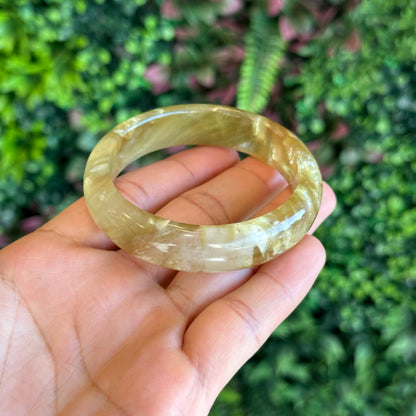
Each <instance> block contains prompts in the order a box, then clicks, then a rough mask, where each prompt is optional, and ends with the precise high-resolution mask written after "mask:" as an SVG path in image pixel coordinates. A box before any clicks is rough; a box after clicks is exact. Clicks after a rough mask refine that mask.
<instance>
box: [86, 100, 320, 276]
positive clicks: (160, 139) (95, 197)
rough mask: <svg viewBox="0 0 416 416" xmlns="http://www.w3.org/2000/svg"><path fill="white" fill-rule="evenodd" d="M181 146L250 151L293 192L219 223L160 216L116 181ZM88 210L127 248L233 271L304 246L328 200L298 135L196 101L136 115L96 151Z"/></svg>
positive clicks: (191, 266) (154, 258)
mask: <svg viewBox="0 0 416 416" xmlns="http://www.w3.org/2000/svg"><path fill="white" fill-rule="evenodd" d="M177 145H216V146H223V147H231V148H234V149H237V150H239V151H241V152H244V153H247V154H250V155H252V156H255V157H257V158H258V159H260V160H262V161H264V162H266V163H268V164H269V165H271V166H272V167H274V168H275V169H277V170H278V171H279V172H280V173H281V174H282V175H283V176H284V178H285V179H286V180H287V182H288V183H289V185H290V186H291V188H292V189H293V194H292V195H291V197H290V198H289V199H288V200H287V201H286V202H285V203H284V204H283V205H281V206H279V207H278V208H276V209H275V210H273V211H271V212H269V213H268V214H266V215H263V216H261V217H258V218H254V219H251V220H248V221H244V222H239V223H234V224H225V225H218V226H209V225H200V226H199V225H191V224H185V223H179V222H175V221H170V220H167V219H163V218H160V217H157V216H155V215H153V214H150V213H148V212H146V211H143V210H141V209H140V208H138V207H136V206H134V205H133V204H132V203H131V202H129V201H128V200H127V199H125V198H124V197H123V196H122V195H121V193H120V192H119V191H118V190H117V188H116V187H115V185H114V183H113V181H114V179H115V178H116V177H117V176H118V174H119V173H120V172H121V171H122V170H123V169H124V168H125V167H126V166H127V165H128V164H130V163H131V162H132V161H134V160H136V159H137V158H139V157H141V156H143V155H145V154H147V153H150V152H152V151H155V150H158V149H162V148H166V147H170V146H177ZM84 192H85V198H86V201H87V205H88V208H89V210H90V212H91V215H92V217H93V218H94V220H95V222H96V223H97V225H98V226H99V227H100V228H101V229H102V230H103V231H104V232H105V233H106V235H107V236H108V237H109V238H110V239H111V240H112V241H113V242H114V243H115V244H116V245H117V246H119V247H120V248H122V249H123V250H125V251H127V252H128V253H130V254H132V255H133V256H137V257H139V258H141V259H144V260H147V261H149V262H151V263H154V264H159V265H162V266H165V267H169V268H171V269H175V270H185V271H208V272H216V271H225V270H237V269H242V268H246V267H250V266H253V265H258V264H262V263H264V262H266V261H268V260H271V259H273V258H274V257H276V256H278V255H279V254H282V253H283V252H285V251H287V250H288V249H290V248H291V247H293V246H294V245H295V244H297V243H298V242H299V241H300V240H301V239H302V237H303V236H304V235H305V234H306V233H307V231H308V230H309V229H310V227H311V225H312V223H313V221H314V219H315V217H316V215H317V213H318V210H319V206H320V203H321V196H322V179H321V174H320V171H319V168H318V166H317V163H316V161H315V159H314V157H313V156H312V154H311V153H310V152H309V150H308V149H307V148H306V146H305V145H304V144H303V143H302V142H301V141H300V140H299V139H298V138H296V137H295V136H294V135H293V134H292V133H291V132H289V131H288V130H286V129H285V128H283V127H282V126H280V125H278V124H277V123H274V122H272V121H270V120H268V119H267V118H265V117H262V116H259V115H256V114H252V113H248V112H245V111H241V110H237V109H235V108H230V107H224V106H218V105H208V104H193V105H179V106H173V107H166V108H161V109H156V110H153V111H149V112H147V113H143V114H140V115H138V116H136V117H133V118H131V119H129V120H127V121H126V122H124V123H122V124H120V125H118V126H117V127H115V128H114V129H113V130H111V131H110V132H109V133H108V134H107V135H105V136H104V137H103V138H102V139H101V140H100V141H99V143H98V144H97V145H96V147H95V148H94V150H93V151H92V153H91V155H90V158H89V160H88V163H87V167H86V170H85V176H84Z"/></svg>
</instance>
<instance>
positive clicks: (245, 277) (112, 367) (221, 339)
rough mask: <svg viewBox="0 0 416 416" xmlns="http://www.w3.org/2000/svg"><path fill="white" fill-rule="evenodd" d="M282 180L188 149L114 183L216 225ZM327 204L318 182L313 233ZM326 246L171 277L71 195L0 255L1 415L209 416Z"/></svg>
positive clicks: (157, 208)
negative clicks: (103, 227)
mask: <svg viewBox="0 0 416 416" xmlns="http://www.w3.org/2000/svg"><path fill="white" fill-rule="evenodd" d="M285 185H286V184H285V181H284V180H283V179H282V177H281V175H280V174H278V173H277V172H276V171H274V170H273V169H272V168H270V166H268V165H266V164H264V163H262V162H260V161H258V160H256V159H254V158H251V157H250V158H247V159H244V160H243V161H239V159H238V156H237V153H236V152H235V151H233V150H229V149H223V148H216V147H198V148H194V149H191V150H186V151H184V152H181V153H178V154H176V155H174V156H172V157H170V158H168V159H165V160H164V161H160V162H157V163H154V164H152V165H150V166H147V167H145V168H142V169H139V170H137V171H134V172H130V173H128V174H126V175H124V176H123V177H121V178H119V179H118V181H117V186H118V188H119V190H120V191H121V192H122V193H123V194H124V195H125V197H126V198H128V199H129V200H130V201H131V202H134V203H135V204H136V205H138V206H140V207H141V208H143V209H146V210H148V211H149V212H153V213H156V214H157V215H160V216H162V217H166V218H169V219H173V220H175V221H182V222H188V223H194V224H220V223H228V222H235V221H241V220H243V219H247V218H249V217H251V216H253V215H254V216H258V215H262V214H263V213H265V212H268V211H270V210H272V209H273V208H275V207H276V206H278V205H279V204H281V203H283V201H284V200H285V199H287V197H288V196H289V195H290V189H288V188H287V187H286V188H285ZM334 206H335V196H334V194H333V192H332V191H331V190H330V188H329V186H328V185H327V184H325V183H324V188H323V200H322V205H321V209H320V212H319V214H318V217H317V219H316V221H315V223H314V226H313V227H312V229H311V231H310V233H312V232H313V231H314V230H315V229H316V228H317V227H318V226H319V224H320V223H322V221H323V220H324V219H325V218H326V217H327V216H328V215H329V214H330V212H331V211H332V210H333V208H334ZM324 262H325V250H324V248H323V247H322V245H321V243H320V242H319V241H318V240H317V239H316V238H315V237H313V236H312V235H310V234H309V235H306V236H305V237H304V238H303V240H302V241H301V242H300V243H299V244H298V245H296V246H295V247H294V248H292V249H291V250H289V251H288V252H286V253H285V254H283V255H281V256H280V257H278V258H276V259H274V260H272V261H270V262H268V263H266V264H264V265H262V266H260V267H257V268H252V269H244V270H238V271H233V272H223V273H214V274H210V273H189V272H175V271H172V270H169V269H165V268H162V267H160V266H155V265H152V264H149V263H146V262H144V261H142V260H139V259H136V258H133V257H131V256H130V255H128V254H126V253H125V252H124V251H122V250H119V249H117V247H115V246H114V245H113V243H112V242H111V241H110V240H109V239H108V238H107V237H106V236H105V235H104V234H103V233H102V232H101V231H100V230H99V229H98V228H97V226H96V225H95V223H94V221H93V220H92V218H91V216H90V214H89V212H88V209H87V207H86V204H85V201H84V200H83V199H80V200H78V201H77V202H75V203H74V204H73V205H71V206H70V207H68V208H67V209H66V210H65V211H63V212H62V213H61V214H59V215H58V216H56V217H55V218H54V219H53V220H51V221H50V222H49V223H47V224H45V225H44V226H42V227H41V228H39V229H38V230H37V231H35V232H33V233H32V234H30V235H28V236H26V237H24V238H22V239H20V240H18V241H16V242H15V243H13V244H10V245H9V246H7V247H6V248H5V249H3V250H2V251H0V414H2V415H3V414H4V415H14V416H19V415H31V416H32V415H33V416H37V415H42V416H47V415H56V414H59V415H146V416H153V415H155V416H156V415H157V416H159V415H166V416H176V415H181V416H184V415H192V416H199V415H206V414H208V412H209V409H210V408H211V406H212V404H213V402H214V400H215V398H216V397H217V395H218V394H219V392H220V391H221V389H222V388H223V387H224V386H225V385H226V383H227V382H228V381H229V380H230V379H231V377H232V376H233V375H234V374H235V372H236V371H237V370H238V369H239V368H240V367H241V366H242V365H243V364H244V363H245V362H246V361H247V360H248V359H249V358H250V357H251V356H252V355H253V354H254V353H255V352H256V351H257V350H258V349H259V348H260V347H261V345H262V344H263V343H264V342H265V341H266V339H267V338H268V336H269V335H270V334H271V333H272V331H274V330H275V328H276V327H277V326H278V325H279V324H280V323H281V322H282V321H283V320H284V319H286V318H287V316H288V315H289V314H290V313H291V312H292V311H293V309H294V308H295V307H296V306H297V305H298V304H299V303H300V302H301V300H302V299H303V298H304V296H305V295H306V294H307V292H308V291H309V289H310V288H311V286H312V284H313V282H314V280H315V278H316V277H317V275H318V274H319V272H320V270H321V268H322V267H323V265H324Z"/></svg>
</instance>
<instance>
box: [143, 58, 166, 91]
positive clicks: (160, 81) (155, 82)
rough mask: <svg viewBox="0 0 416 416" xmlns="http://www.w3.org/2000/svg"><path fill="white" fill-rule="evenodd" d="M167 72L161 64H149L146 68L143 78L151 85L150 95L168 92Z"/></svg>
mask: <svg viewBox="0 0 416 416" xmlns="http://www.w3.org/2000/svg"><path fill="white" fill-rule="evenodd" d="M169 75H170V74H169V70H168V69H167V68H166V67H164V66H163V65H161V64H151V65H149V66H148V67H147V69H146V72H145V74H144V78H145V79H147V80H148V81H149V82H150V83H151V84H152V93H153V94H155V95H158V94H162V93H164V92H166V91H168V90H170V88H171V85H170V82H169V78H170V76H169Z"/></svg>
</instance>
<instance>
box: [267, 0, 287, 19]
mask: <svg viewBox="0 0 416 416" xmlns="http://www.w3.org/2000/svg"><path fill="white" fill-rule="evenodd" d="M284 5H285V2H284V0H268V2H267V13H268V14H269V16H271V17H273V16H277V15H278V14H279V13H280V11H281V10H282V9H283V6H284Z"/></svg>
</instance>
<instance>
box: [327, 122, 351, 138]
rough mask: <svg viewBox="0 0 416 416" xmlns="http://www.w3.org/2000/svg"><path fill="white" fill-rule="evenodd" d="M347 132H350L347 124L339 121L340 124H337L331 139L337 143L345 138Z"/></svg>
mask: <svg viewBox="0 0 416 416" xmlns="http://www.w3.org/2000/svg"><path fill="white" fill-rule="evenodd" d="M349 132H350V128H349V127H348V124H346V123H344V122H343V121H341V122H340V123H338V124H337V126H336V127H335V130H334V131H333V132H332V133H331V139H332V140H333V141H334V142H337V141H339V140H341V139H343V138H344V137H345V136H347V135H348V133H349Z"/></svg>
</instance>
